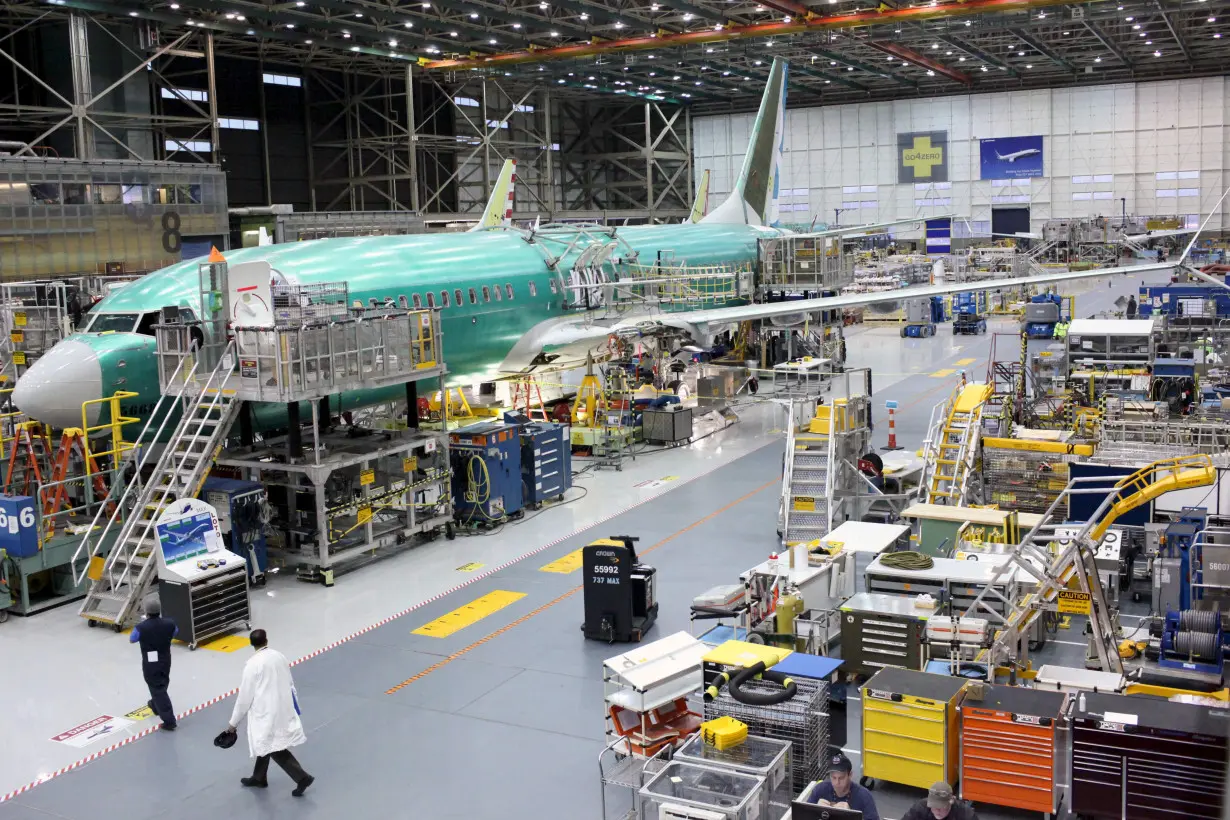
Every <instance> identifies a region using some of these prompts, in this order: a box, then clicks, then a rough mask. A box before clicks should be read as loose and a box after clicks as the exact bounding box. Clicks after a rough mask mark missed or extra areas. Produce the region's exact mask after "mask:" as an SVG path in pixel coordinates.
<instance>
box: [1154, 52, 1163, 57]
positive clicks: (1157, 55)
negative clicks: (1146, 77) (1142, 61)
mask: <svg viewBox="0 0 1230 820" xmlns="http://www.w3.org/2000/svg"><path fill="white" fill-rule="evenodd" d="M1153 56H1154V57H1161V56H1162V52H1160V51H1155V52H1153Z"/></svg>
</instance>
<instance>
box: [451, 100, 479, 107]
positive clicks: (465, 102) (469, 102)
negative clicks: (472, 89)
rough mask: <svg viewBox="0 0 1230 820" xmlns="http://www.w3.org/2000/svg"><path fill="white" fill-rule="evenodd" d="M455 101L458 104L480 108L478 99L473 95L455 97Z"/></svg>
mask: <svg viewBox="0 0 1230 820" xmlns="http://www.w3.org/2000/svg"><path fill="white" fill-rule="evenodd" d="M453 102H454V103H455V104H457V105H468V106H469V107H471V108H478V100H476V99H474V98H473V97H453Z"/></svg>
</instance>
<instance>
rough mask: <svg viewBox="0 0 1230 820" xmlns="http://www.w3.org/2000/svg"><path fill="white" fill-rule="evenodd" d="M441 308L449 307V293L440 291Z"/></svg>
mask: <svg viewBox="0 0 1230 820" xmlns="http://www.w3.org/2000/svg"><path fill="white" fill-rule="evenodd" d="M440 307H448V291H447V290H442V291H440Z"/></svg>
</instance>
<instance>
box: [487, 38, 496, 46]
mask: <svg viewBox="0 0 1230 820" xmlns="http://www.w3.org/2000/svg"><path fill="white" fill-rule="evenodd" d="M487 42H488V43H491V45H495V38H494V37H492V38H491V39H490V40H488V41H487Z"/></svg>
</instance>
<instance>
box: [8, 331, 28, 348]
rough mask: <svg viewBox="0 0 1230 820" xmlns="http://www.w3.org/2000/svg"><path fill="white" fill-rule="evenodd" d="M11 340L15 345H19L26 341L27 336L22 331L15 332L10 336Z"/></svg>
mask: <svg viewBox="0 0 1230 820" xmlns="http://www.w3.org/2000/svg"><path fill="white" fill-rule="evenodd" d="M9 339H11V340H12V342H13V344H15V345H19V344H21V343H22V342H24V341H25V340H26V334H24V333H22V332H21V331H20V330H14V331H13V332H12V333H10V334H9Z"/></svg>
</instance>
